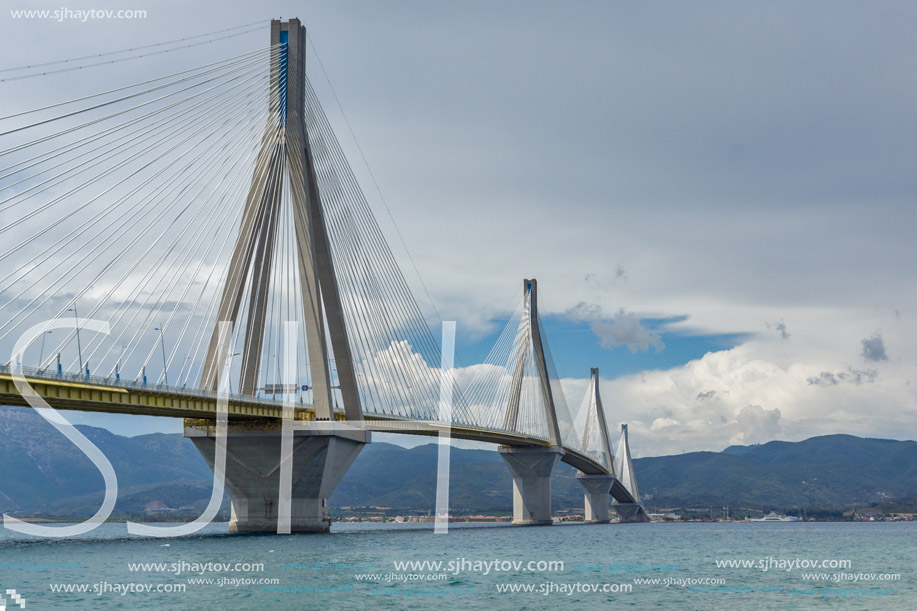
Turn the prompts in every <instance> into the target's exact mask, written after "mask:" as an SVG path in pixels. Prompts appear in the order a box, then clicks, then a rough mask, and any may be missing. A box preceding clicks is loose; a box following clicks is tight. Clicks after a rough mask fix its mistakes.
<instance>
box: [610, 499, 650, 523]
mask: <svg viewBox="0 0 917 611" xmlns="http://www.w3.org/2000/svg"><path fill="white" fill-rule="evenodd" d="M615 511H616V512H617V513H618V520H619V521H621V522H649V521H650V518H649V516H648V515H646V510H644V509H643V505H641V504H640V503H615Z"/></svg>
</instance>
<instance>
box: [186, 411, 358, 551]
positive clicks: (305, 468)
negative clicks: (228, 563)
mask: <svg viewBox="0 0 917 611" xmlns="http://www.w3.org/2000/svg"><path fill="white" fill-rule="evenodd" d="M271 424H273V423H271ZM259 427H260V428H261V429H262V430H258V428H259ZM268 427H269V425H268V423H265V424H264V425H262V424H261V423H256V422H247V423H237V422H236V423H233V422H231V423H230V424H229V433H228V435H227V438H226V478H225V488H226V491H227V492H228V493H229V498H230V500H231V501H232V516H231V518H230V522H229V532H272V533H276V532H277V518H278V511H277V510H278V505H279V502H278V501H279V497H280V442H281V433H280V432H279V430H264V428H268ZM184 433H185V437H188V438H189V439H191V441H192V442H193V443H194V445H195V447H196V448H197V449H198V451H199V452H200V453H201V454H202V455H203V457H204V459H205V460H206V461H207V463H208V464H209V465H210V467H211V468H213V466H214V464H213V462H214V453H215V450H216V439H215V432H214V427H212V426H210V427H198V426H189V425H188V424H186V425H185V430H184ZM370 436H371V434H370V433H369V432H368V431H363V430H357V429H352V430H343V431H341V430H302V429H299V430H294V435H293V482H292V493H291V510H290V517H291V527H290V530H291V532H300V533H301V532H328V531H329V530H330V529H331V519H330V518H329V517H328V498H329V497H330V496H331V493H332V492H334V489H335V488H336V487H337V485H338V483H340V481H341V478H343V477H344V474H345V473H346V472H347V469H348V468H349V467H350V465H351V464H353V461H354V460H355V459H356V457H357V455H358V454H359V453H360V451H361V450H362V449H363V446H364V445H365V444H366V443H368V442H369V441H370Z"/></svg>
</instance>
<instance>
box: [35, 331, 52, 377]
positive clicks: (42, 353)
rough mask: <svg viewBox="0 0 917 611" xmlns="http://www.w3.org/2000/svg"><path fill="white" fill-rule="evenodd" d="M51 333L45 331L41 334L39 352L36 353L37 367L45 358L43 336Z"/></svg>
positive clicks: (39, 366)
mask: <svg viewBox="0 0 917 611" xmlns="http://www.w3.org/2000/svg"><path fill="white" fill-rule="evenodd" d="M49 333H51V332H50V331H45V332H44V333H42V334H41V352H40V353H39V354H38V368H39V369H41V362H42V361H43V360H45V336H46V335H48V334H49Z"/></svg>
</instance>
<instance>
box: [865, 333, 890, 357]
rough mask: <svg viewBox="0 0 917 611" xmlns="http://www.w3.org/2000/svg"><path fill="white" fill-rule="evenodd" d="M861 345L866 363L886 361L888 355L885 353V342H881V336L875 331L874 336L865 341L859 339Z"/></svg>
mask: <svg viewBox="0 0 917 611" xmlns="http://www.w3.org/2000/svg"><path fill="white" fill-rule="evenodd" d="M860 343H861V344H863V352H862V354H863V358H864V359H866V360H867V361H873V362H878V361H887V360H888V355H887V354H886V353H885V342H884V341H882V335H881V334H880V333H879V332H878V331H876V333H875V335H873V336H872V337H870V338H867V339H861V340H860Z"/></svg>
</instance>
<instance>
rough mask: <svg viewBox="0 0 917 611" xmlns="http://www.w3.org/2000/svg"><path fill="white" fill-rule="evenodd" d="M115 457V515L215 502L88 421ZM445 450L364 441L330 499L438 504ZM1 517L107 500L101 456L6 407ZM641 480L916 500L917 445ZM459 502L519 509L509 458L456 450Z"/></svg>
mask: <svg viewBox="0 0 917 611" xmlns="http://www.w3.org/2000/svg"><path fill="white" fill-rule="evenodd" d="M78 428H79V429H80V430H81V431H82V432H83V434H85V435H86V436H87V437H88V438H89V439H90V440H92V441H93V443H95V444H96V445H98V446H99V447H100V448H101V449H102V451H103V452H104V453H105V455H106V456H108V457H109V458H110V460H111V462H112V464H113V465H114V467H115V471H116V473H117V475H118V483H119V488H120V491H119V492H120V494H119V500H118V505H117V507H116V510H115V514H116V515H137V514H140V513H143V511H144V509H145V508H146V507H149V506H152V507H167V508H171V509H182V508H184V511H185V512H194V511H196V510H199V509H200V508H202V507H203V506H204V505H206V502H207V500H208V499H209V497H210V485H211V482H212V477H213V475H212V472H211V471H210V469H209V468H208V467H207V465H206V463H205V462H204V460H203V459H202V458H201V456H200V455H199V454H198V452H197V450H196V449H195V448H194V446H193V445H192V444H191V442H190V441H188V440H186V439H184V438H183V437H182V436H181V435H180V434H174V435H163V434H154V435H142V436H139V437H122V436H119V435H114V434H112V433H110V432H108V431H106V430H104V429H100V428H95V427H87V426H80V427H78ZM436 452H437V449H436V446H435V445H434V444H428V445H423V446H419V447H417V448H413V449H410V450H409V449H405V448H402V447H400V446H396V445H392V444H388V443H381V442H376V443H373V444H371V445H369V446H367V447H366V448H365V449H364V450H363V452H362V453H361V454H360V456H359V457H358V458H357V460H356V462H355V463H354V465H353V466H352V467H351V469H350V470H349V471H348V473H347V475H346V476H345V477H344V480H343V481H342V482H341V484H340V486H338V488H337V490H336V491H335V493H334V495H333V496H332V497H331V500H330V503H331V505H332V507H336V508H341V507H367V506H377V507H392V508H395V509H399V510H405V511H407V510H420V511H432V509H433V506H434V504H435V494H436ZM0 466H2V469H0V512H2V511H6V512H13V513H15V514H17V515H30V514H40V515H48V516H72V515H88V514H91V513H93V512H95V510H96V509H97V508H98V505H99V502H100V501H101V498H102V492H101V489H102V477H101V475H100V474H99V473H98V471H97V470H96V469H95V467H93V466H92V463H90V461H89V460H88V459H87V458H86V457H85V456H84V455H83V454H82V453H81V452H80V451H79V450H78V449H77V448H76V447H75V446H74V445H73V444H71V443H70V442H69V441H67V440H66V438H64V437H63V436H62V435H60V434H59V433H57V431H55V430H54V428H53V427H51V425H49V424H48V423H46V422H45V421H44V420H43V419H42V418H41V417H40V416H38V415H37V414H36V413H34V412H33V411H32V410H30V409H28V408H14V407H0ZM635 468H636V472H637V481H638V482H639V485H640V491H641V493H642V494H643V496H644V500H645V501H646V504H647V505H648V506H651V507H720V506H723V505H727V504H728V505H729V506H731V507H738V506H744V507H758V508H770V507H780V508H791V507H794V506H798V507H816V506H817V507H829V506H833V507H850V506H853V505H862V504H869V503H875V502H878V503H882V502H885V501H889V500H893V499H902V498H905V497H911V498H915V497H917V442H913V441H890V440H883V439H863V438H859V437H853V436H850V435H828V436H824V437H813V438H812V439H807V440H806V441H801V442H797V443H789V442H783V441H773V442H770V443H767V444H763V445H756V446H733V447H730V448H727V449H726V450H724V451H723V452H691V453H687V454H679V455H674V456H660V457H657V458H641V459H638V460H636V461H635ZM552 487H553V494H554V498H553V505H554V507H555V508H556V509H564V508H580V507H582V502H583V497H582V491H581V489H580V487H579V484H577V483H576V481H575V479H574V470H573V469H572V468H571V467H569V466H567V465H566V464H563V463H561V464H560V465H559V466H558V468H557V469H556V470H555V474H554V480H553V483H552ZM450 500H451V504H452V507H453V509H454V510H456V511H464V512H478V511H481V512H493V511H502V512H506V511H510V510H511V508H512V484H511V480H510V475H509V471H508V469H507V468H506V467H505V466H504V464H503V461H502V459H501V458H500V456H499V455H498V454H497V453H496V452H493V451H487V450H461V449H457V448H453V449H452V473H451V490H450Z"/></svg>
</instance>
